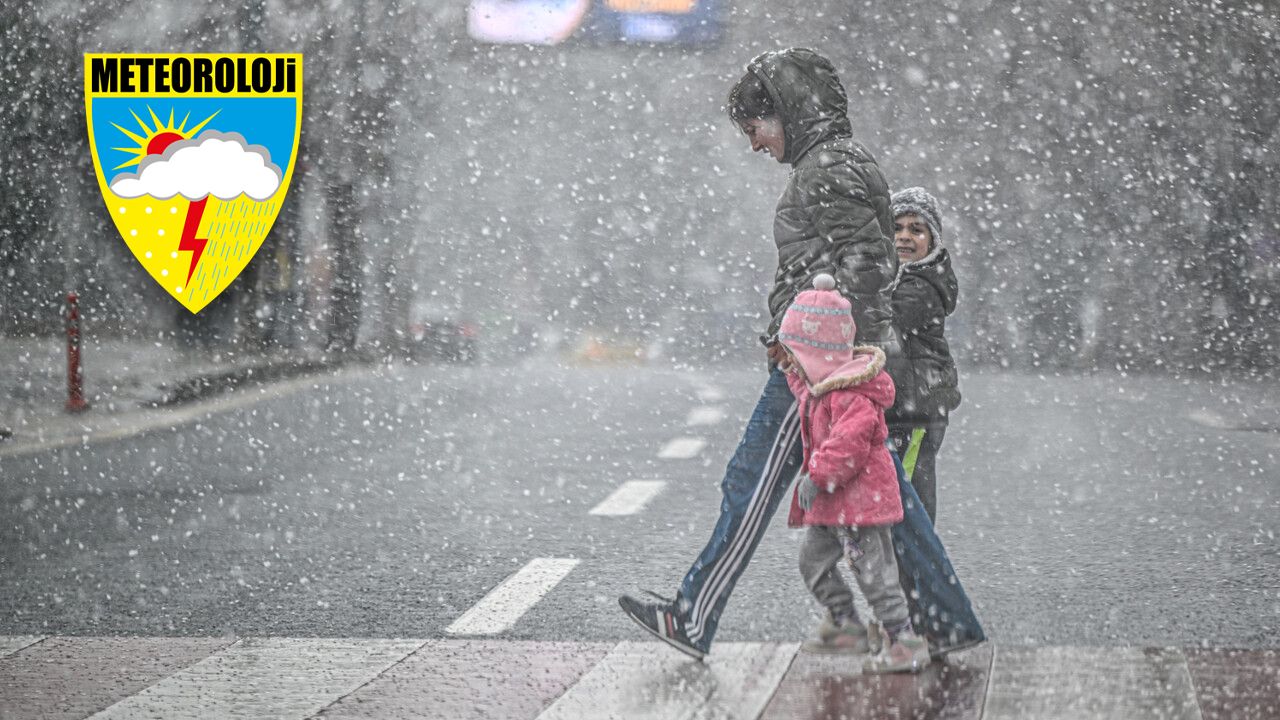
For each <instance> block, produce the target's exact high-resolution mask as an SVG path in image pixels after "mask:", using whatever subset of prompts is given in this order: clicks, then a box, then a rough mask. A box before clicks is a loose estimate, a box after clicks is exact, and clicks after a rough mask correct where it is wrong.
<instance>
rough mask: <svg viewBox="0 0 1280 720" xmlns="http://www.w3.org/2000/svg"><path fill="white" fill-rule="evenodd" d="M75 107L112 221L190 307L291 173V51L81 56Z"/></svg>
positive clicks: (295, 119) (297, 78) (294, 95)
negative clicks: (80, 109) (80, 95)
mask: <svg viewBox="0 0 1280 720" xmlns="http://www.w3.org/2000/svg"><path fill="white" fill-rule="evenodd" d="M85 115H86V118H87V121H88V129H89V148H90V152H91V153H92V155H93V167H94V171H95V172H96V174H97V177H98V187H99V189H100V190H101V191H102V198H103V200H104V201H106V204H107V210H108V212H110V214H111V219H112V221H113V222H114V223H115V226H116V229H117V230H118V231H119V233H120V237H121V238H122V239H123V240H124V242H125V244H126V245H128V246H129V250H130V251H132V253H133V255H134V257H136V258H137V259H138V262H140V263H141V264H142V267H143V268H144V269H146V271H147V273H148V274H149V275H151V277H152V278H154V279H155V281H156V282H158V283H160V286H161V287H163V288H164V289H165V291H166V292H168V293H169V294H170V295H172V296H173V297H174V298H175V299H176V300H177V301H178V302H180V303H182V304H183V305H184V306H185V307H186V308H187V309H188V310H190V311H191V312H192V313H198V312H200V310H201V309H203V308H204V307H205V306H206V305H208V304H209V303H210V302H211V301H213V299H214V298H216V297H217V296H218V295H219V294H221V293H222V291H223V290H225V289H226V288H227V286H228V285H230V284H231V282H232V281H233V280H235V278H236V277H237V276H238V275H239V274H240V272H241V271H242V270H244V268H245V266H247V265H248V264H249V261H250V260H252V259H253V256H254V254H256V253H257V251H258V248H259V247H261V246H262V242H263V240H265V239H266V237H267V233H268V232H269V231H270V230H271V226H272V225H273V224H274V223H275V219H276V216H277V215H278V214H279V212H280V206H281V204H282V203H283V202H284V197H285V193H286V192H287V191H288V188H289V181H290V179H291V178H292V177H293V169H294V160H295V158H296V156H297V150H298V134H299V131H300V130H301V128H302V56H301V55H298V54H233V55H214V54H185V55H174V54H163V55H160V54H132V53H131V54H86V55H85Z"/></svg>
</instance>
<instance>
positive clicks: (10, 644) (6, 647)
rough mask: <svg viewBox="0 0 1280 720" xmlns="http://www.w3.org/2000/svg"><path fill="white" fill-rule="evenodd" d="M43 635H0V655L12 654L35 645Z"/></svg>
mask: <svg viewBox="0 0 1280 720" xmlns="http://www.w3.org/2000/svg"><path fill="white" fill-rule="evenodd" d="M43 639H44V636H43V635H0V657H4V656H6V655H12V654H14V653H16V652H18V651H19V650H21V649H22V648H24V647H28V646H31V645H35V644H36V643H38V642H40V641H41V640H43Z"/></svg>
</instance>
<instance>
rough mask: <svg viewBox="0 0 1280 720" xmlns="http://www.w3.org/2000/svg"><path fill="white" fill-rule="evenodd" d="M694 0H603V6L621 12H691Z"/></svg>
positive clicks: (694, 3)
mask: <svg viewBox="0 0 1280 720" xmlns="http://www.w3.org/2000/svg"><path fill="white" fill-rule="evenodd" d="M694 5H696V2H695V1H694V0H605V3H604V6H605V7H606V8H608V9H610V10H612V11H614V12H621V13H675V14H680V15H682V14H684V13H690V12H693V7H694Z"/></svg>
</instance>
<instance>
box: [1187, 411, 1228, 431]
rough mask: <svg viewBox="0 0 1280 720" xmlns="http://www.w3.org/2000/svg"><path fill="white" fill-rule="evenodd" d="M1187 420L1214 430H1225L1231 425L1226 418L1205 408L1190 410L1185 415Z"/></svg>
mask: <svg viewBox="0 0 1280 720" xmlns="http://www.w3.org/2000/svg"><path fill="white" fill-rule="evenodd" d="M1187 418H1188V419H1189V420H1191V421H1192V422H1195V423H1199V424H1201V425H1203V426H1205V427H1209V428H1213V429H1215V430H1227V429H1229V428H1230V427H1231V424H1230V423H1228V422H1227V420H1226V418H1224V417H1222V416H1221V415H1219V414H1218V413H1216V412H1214V411H1212V410H1207V409H1205V408H1200V409H1197V410H1192V411H1191V412H1189V413H1187Z"/></svg>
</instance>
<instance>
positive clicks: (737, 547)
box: [676, 370, 984, 651]
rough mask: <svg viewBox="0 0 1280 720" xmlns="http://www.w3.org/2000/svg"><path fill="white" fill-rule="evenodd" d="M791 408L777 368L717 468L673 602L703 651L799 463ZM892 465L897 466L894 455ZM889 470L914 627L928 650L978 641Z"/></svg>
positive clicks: (942, 563) (923, 517)
mask: <svg viewBox="0 0 1280 720" xmlns="http://www.w3.org/2000/svg"><path fill="white" fill-rule="evenodd" d="M796 410H797V407H796V400H795V398H794V397H793V396H792V395H791V389H790V388H789V387H787V380H786V376H785V375H784V374H783V373H782V372H781V371H779V370H774V371H772V372H770V373H769V380H768V382H766V383H765V386H764V392H763V393H762V394H761V395H760V400H759V402H757V403H756V408H755V411H754V412H753V413H752V414H751V420H750V421H748V423H747V429H746V430H745V431H744V432H743V434H742V440H741V441H739V443H738V448H737V450H736V451H734V453H733V458H732V459H730V461H729V465H728V467H727V468H726V469H725V475H724V480H723V481H722V482H721V484H720V489H721V494H722V497H721V500H720V517H719V519H718V520H717V521H716V526H715V529H714V530H712V532H711V539H710V540H709V541H708V542H707V545H706V547H704V548H703V549H702V553H701V554H699V555H698V559H697V560H696V561H694V563H693V567H691V568H689V572H688V573H687V574H686V575H685V577H684V582H683V583H681V585H680V592H679V595H678V597H677V604H676V607H677V610H678V612H679V613H680V615H681V620H682V621H683V623H684V628H685V632H687V633H688V635H689V639H690V640H691V641H692V642H693V643H694V644H696V645H697V646H698V647H700V648H701V649H702V650H704V651H705V650H708V649H709V648H710V647H711V641H712V640H713V639H714V638H715V634H716V628H717V627H718V625H719V622H720V615H721V613H723V612H724V608H725V606H726V605H728V603H729V596H730V595H731V594H732V593H733V587H734V585H735V584H737V582H738V578H739V577H741V576H742V573H743V571H744V570H746V568H747V563H749V562H750V561H751V556H752V555H753V554H754V553H755V550H756V546H757V545H759V544H760V538H762V537H764V533H765V530H766V529H767V528H768V527H769V521H770V520H772V519H773V515H774V513H776V512H777V510H778V505H779V503H780V502H781V501H782V498H784V497H786V495H787V490H788V489H789V488H790V487H791V482H792V481H793V480H794V479H795V477H796V474H797V473H799V471H800V466H801V464H802V463H803V462H804V453H803V449H802V447H801V444H800V419H799V417H798V416H797V414H796ZM894 459H895V462H897V456H896V455H895V458H894ZM897 468H898V486H899V487H900V488H901V489H902V501H903V512H904V519H903V521H902V523H899V524H898V525H895V526H894V528H893V539H894V549H895V550H896V551H897V555H898V568H899V573H900V575H901V577H902V578H903V581H904V582H903V590H904V591H906V594H907V603H908V605H910V607H911V614H912V618H913V620H915V621H916V628H917V629H918V631H919V632H921V633H922V634H925V635H926V636H928V637H929V639H930V641H931V642H932V643H933V644H934V645H935V647H936V646H939V645H945V646H950V645H955V644H961V643H963V642H967V641H974V640H981V639H983V637H984V636H983V635H982V627H981V626H980V625H979V624H978V620H977V618H976V617H975V616H974V614H973V608H972V607H971V606H970V604H969V598H968V596H966V595H965V593H964V589H963V588H962V587H961V586H960V583H959V581H958V580H957V579H956V577H955V571H954V570H953V569H952V567H951V562H950V560H948V559H947V555H946V551H945V550H944V549H943V547H942V543H941V542H940V541H939V540H938V536H937V535H936V534H935V533H934V531H933V525H932V524H931V523H930V522H929V516H928V515H927V514H925V511H924V509H923V508H922V507H921V506H920V500H919V499H918V498H917V497H916V495H915V491H914V490H913V489H912V488H911V485H910V483H908V482H907V481H906V479H905V477H904V476H903V471H902V464H901V463H897Z"/></svg>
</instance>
